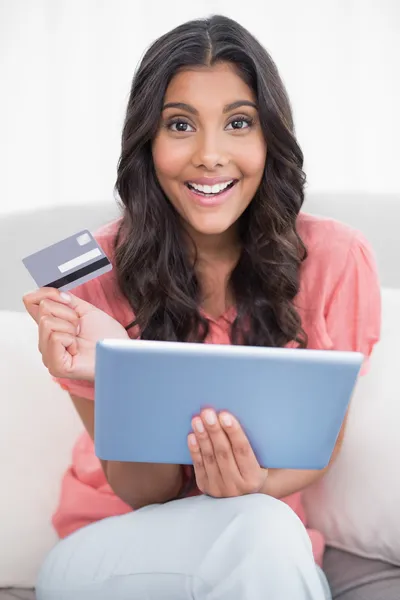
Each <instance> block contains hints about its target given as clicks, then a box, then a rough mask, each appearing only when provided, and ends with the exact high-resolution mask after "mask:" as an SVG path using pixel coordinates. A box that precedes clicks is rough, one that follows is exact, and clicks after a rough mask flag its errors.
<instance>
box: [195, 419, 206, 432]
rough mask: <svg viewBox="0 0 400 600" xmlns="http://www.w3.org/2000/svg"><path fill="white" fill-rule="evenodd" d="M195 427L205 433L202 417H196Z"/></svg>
mask: <svg viewBox="0 0 400 600" xmlns="http://www.w3.org/2000/svg"><path fill="white" fill-rule="evenodd" d="M194 428H195V430H196V431H198V432H199V433H203V431H204V425H203V421H202V420H201V419H196V420H195V422H194Z"/></svg>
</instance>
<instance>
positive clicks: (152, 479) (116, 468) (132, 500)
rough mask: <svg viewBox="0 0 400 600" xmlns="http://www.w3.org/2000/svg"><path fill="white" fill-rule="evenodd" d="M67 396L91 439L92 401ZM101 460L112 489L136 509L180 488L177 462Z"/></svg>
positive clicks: (170, 496)
mask: <svg viewBox="0 0 400 600" xmlns="http://www.w3.org/2000/svg"><path fill="white" fill-rule="evenodd" d="M70 396H71V399H72V402H73V404H74V406H75V408H76V410H77V412H78V414H79V416H80V418H81V420H82V422H83V424H84V426H85V428H86V431H87V432H88V434H89V435H90V437H91V438H92V439H94V403H93V401H92V400H87V399H86V398H80V397H78V396H73V395H71V394H70ZM100 462H101V465H102V467H103V471H104V474H105V476H106V478H107V481H108V483H109V485H110V487H111V488H112V490H113V491H114V492H115V494H116V495H117V496H119V498H121V500H123V501H124V502H126V504H128V505H129V506H131V507H132V508H133V509H136V510H137V509H138V508H142V507H143V506H147V505H148V504H156V503H163V502H167V501H168V500H173V499H174V498H176V497H177V495H178V494H179V491H180V489H181V487H182V483H183V477H182V469H181V467H180V465H166V464H150V463H127V462H116V461H105V460H101V461H100Z"/></svg>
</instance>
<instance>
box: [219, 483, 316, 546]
mask: <svg viewBox="0 0 400 600" xmlns="http://www.w3.org/2000/svg"><path fill="white" fill-rule="evenodd" d="M230 500H231V499H229V501H230ZM232 500H235V501H236V502H234V506H233V507H232V508H233V510H234V513H235V518H236V522H237V525H238V527H237V535H238V536H239V537H240V542H241V545H242V546H243V545H245V546H246V547H247V548H248V549H250V548H251V547H254V546H256V547H260V546H262V547H264V548H271V549H272V548H273V549H274V552H276V553H277V554H282V553H283V554H284V553H286V552H290V554H291V555H293V552H296V551H299V552H302V553H303V552H306V553H308V554H309V555H310V556H311V557H312V546H311V541H310V538H309V536H308V534H307V531H306V529H305V527H304V525H303V523H302V522H301V521H300V519H299V517H298V516H297V515H296V514H295V512H294V511H293V510H292V509H291V508H290V507H289V506H288V505H287V504H285V503H284V502H282V501H280V500H277V499H276V498H272V497H271V496H267V495H265V494H252V495H249V496H242V497H239V498H234V499H232Z"/></svg>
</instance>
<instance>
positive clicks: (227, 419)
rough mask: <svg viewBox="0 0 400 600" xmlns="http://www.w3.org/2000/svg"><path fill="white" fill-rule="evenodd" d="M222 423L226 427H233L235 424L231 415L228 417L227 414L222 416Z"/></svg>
mask: <svg viewBox="0 0 400 600" xmlns="http://www.w3.org/2000/svg"><path fill="white" fill-rule="evenodd" d="M221 423H222V425H225V427H231V425H232V424H233V420H232V417H231V415H228V414H227V413H224V414H223V415H221Z"/></svg>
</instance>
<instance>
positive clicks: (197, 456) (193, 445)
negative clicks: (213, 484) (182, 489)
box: [188, 433, 208, 493]
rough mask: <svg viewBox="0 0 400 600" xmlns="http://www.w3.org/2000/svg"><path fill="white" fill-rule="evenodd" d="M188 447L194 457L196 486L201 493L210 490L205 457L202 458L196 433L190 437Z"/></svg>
mask: <svg viewBox="0 0 400 600" xmlns="http://www.w3.org/2000/svg"><path fill="white" fill-rule="evenodd" d="M188 447H189V452H190V456H191V457H192V462H193V468H194V474H195V476H196V484H197V487H198V488H199V490H200V491H201V492H203V493H204V492H205V491H206V490H207V489H208V477H207V471H206V469H205V466H204V462H203V457H202V456H201V452H200V446H199V445H198V443H197V439H196V436H195V434H194V433H190V434H189V435H188Z"/></svg>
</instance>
